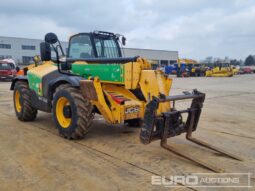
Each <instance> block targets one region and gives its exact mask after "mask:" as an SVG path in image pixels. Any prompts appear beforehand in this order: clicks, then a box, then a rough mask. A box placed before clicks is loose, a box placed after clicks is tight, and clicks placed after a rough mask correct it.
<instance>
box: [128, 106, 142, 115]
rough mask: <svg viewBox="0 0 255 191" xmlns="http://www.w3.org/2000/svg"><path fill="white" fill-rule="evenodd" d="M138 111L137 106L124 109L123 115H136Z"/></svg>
mask: <svg viewBox="0 0 255 191" xmlns="http://www.w3.org/2000/svg"><path fill="white" fill-rule="evenodd" d="M139 111H140V108H139V106H135V107H129V108H126V110H125V114H130V113H138V112H139Z"/></svg>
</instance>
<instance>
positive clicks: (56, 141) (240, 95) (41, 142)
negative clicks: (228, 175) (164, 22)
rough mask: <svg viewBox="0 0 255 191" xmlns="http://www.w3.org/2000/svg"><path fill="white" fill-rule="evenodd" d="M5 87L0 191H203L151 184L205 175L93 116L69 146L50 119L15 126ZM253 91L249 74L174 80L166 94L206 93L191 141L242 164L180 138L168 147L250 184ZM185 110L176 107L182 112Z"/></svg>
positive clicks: (0, 86) (0, 101)
mask: <svg viewBox="0 0 255 191" xmlns="http://www.w3.org/2000/svg"><path fill="white" fill-rule="evenodd" d="M9 87H10V83H9V82H0V190H47V191H51V190H73V191H76V190H209V189H207V188H187V187H184V186H181V185H180V186H181V187H176V188H164V187H163V186H155V185H154V186H152V184H151V176H153V175H162V176H167V177H169V176H174V175H188V174H190V173H210V171H209V170H206V169H204V168H202V167H200V166H198V165H196V164H195V163H193V162H191V161H188V160H186V159H183V158H181V157H178V156H176V155H174V154H172V153H169V152H168V151H166V150H164V149H162V148H161V147H160V145H159V141H156V142H153V143H152V144H149V145H146V146H145V145H142V144H141V143H140V142H139V129H136V128H130V127H125V126H124V125H119V126H110V125H107V124H106V123H105V122H104V120H103V119H102V118H100V117H96V119H95V121H94V124H93V128H92V130H91V132H90V133H89V134H88V135H87V136H86V138H85V139H84V140H80V141H68V140H65V139H63V138H61V137H59V136H58V132H57V129H56V128H55V127H54V123H53V119H52V116H51V114H47V113H43V112H40V113H39V115H38V117H37V119H36V120H35V121H34V122H26V123H24V122H20V121H18V120H17V118H16V116H15V113H14V109H13V103H12V92H11V91H9ZM254 87H255V75H242V76H234V77H232V78H178V79H177V78H174V84H173V88H172V92H171V94H176V93H180V92H182V91H184V90H192V89H193V88H197V89H199V90H200V91H202V92H205V93H206V101H205V104H204V108H203V113H202V116H201V120H200V123H199V128H198V130H197V131H196V133H195V136H196V137H199V138H201V139H203V140H204V141H206V142H209V143H211V144H213V145H215V146H218V147H220V148H225V149H227V150H228V151H229V152H232V153H234V154H237V155H238V156H241V157H242V158H243V159H244V161H241V162H240V161H236V160H232V159H229V158H227V157H225V156H223V155H220V154H218V153H217V152H214V151H211V150H208V149H205V148H202V147H200V146H198V145H195V144H193V143H190V142H188V141H186V139H185V137H184V135H182V136H179V137H176V138H172V139H170V140H169V141H168V142H169V144H171V145H173V146H174V147H175V148H177V149H179V150H180V149H181V150H182V151H183V152H186V153H189V154H190V155H192V156H194V157H195V158H199V159H201V160H204V161H207V163H210V164H212V165H214V166H217V167H218V168H222V169H224V170H225V172H234V173H253V174H252V175H251V177H252V178H251V184H253V185H254V182H255V175H254V174H255V88H254ZM185 105H186V103H184V102H181V103H180V107H184V106H185ZM242 189H243V190H247V188H242ZM242 189H241V188H236V190H242ZM252 189H254V187H253V188H250V190H252ZM210 190H212V189H210ZM213 190H222V188H218V189H213ZM225 190H233V188H229V189H227V188H225Z"/></svg>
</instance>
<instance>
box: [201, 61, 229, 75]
mask: <svg viewBox="0 0 255 191" xmlns="http://www.w3.org/2000/svg"><path fill="white" fill-rule="evenodd" d="M233 75H234V72H233V69H232V68H231V66H230V64H229V63H226V62H216V63H215V64H214V67H213V68H212V69H209V70H207V71H206V77H232V76H233Z"/></svg>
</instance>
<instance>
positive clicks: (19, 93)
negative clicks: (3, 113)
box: [13, 81, 37, 121]
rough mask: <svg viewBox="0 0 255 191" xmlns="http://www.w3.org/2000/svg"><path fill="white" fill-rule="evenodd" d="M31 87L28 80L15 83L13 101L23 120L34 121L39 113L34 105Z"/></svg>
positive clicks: (18, 115) (19, 116) (16, 111)
mask: <svg viewBox="0 0 255 191" xmlns="http://www.w3.org/2000/svg"><path fill="white" fill-rule="evenodd" d="M29 91H30V90H29V87H28V84H27V83H26V82H23V81H18V82H16V83H15V86H14V92H13V103H14V109H15V113H16V116H17V117H18V119H19V120H21V121H33V120H35V118H36V115H37V109H35V108H34V107H33V106H32V103H31V99H30V93H29Z"/></svg>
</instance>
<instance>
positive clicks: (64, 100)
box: [56, 97, 71, 128]
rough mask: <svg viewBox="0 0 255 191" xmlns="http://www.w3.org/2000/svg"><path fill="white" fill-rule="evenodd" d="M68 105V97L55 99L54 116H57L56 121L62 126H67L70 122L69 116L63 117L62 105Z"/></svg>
mask: <svg viewBox="0 0 255 191" xmlns="http://www.w3.org/2000/svg"><path fill="white" fill-rule="evenodd" d="M69 105H70V103H69V101H68V99H67V98H65V97H60V98H59V99H58V101H57V105H56V116H57V120H58V123H59V124H60V125H61V127H63V128H68V127H69V126H70V124H71V118H68V117H65V115H64V107H65V106H69Z"/></svg>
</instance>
